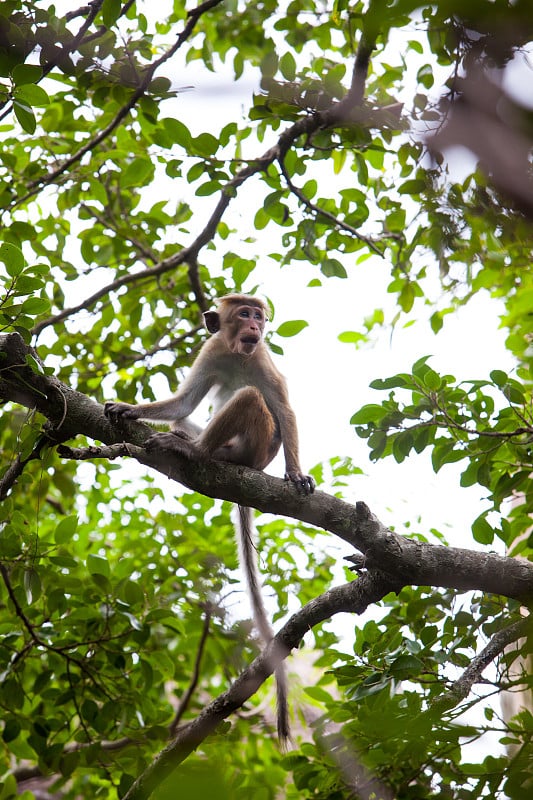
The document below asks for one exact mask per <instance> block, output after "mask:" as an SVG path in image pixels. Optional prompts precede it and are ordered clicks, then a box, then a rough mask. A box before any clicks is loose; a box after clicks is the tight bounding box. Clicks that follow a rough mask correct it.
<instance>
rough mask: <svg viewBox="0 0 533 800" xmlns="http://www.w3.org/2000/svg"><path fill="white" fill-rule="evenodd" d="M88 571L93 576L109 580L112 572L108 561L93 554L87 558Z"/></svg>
mask: <svg viewBox="0 0 533 800" xmlns="http://www.w3.org/2000/svg"><path fill="white" fill-rule="evenodd" d="M87 569H88V570H89V572H90V573H91V575H102V576H103V577H104V578H109V575H110V572H111V571H110V569H109V562H108V561H107V559H106V558H102V556H96V555H93V554H92V553H90V554H89V555H88V556H87Z"/></svg>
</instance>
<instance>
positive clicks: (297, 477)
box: [285, 472, 316, 494]
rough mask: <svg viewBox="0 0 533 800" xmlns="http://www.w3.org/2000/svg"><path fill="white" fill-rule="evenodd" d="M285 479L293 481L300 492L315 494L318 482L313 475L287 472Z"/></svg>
mask: <svg viewBox="0 0 533 800" xmlns="http://www.w3.org/2000/svg"><path fill="white" fill-rule="evenodd" d="M285 480H286V481H290V482H291V483H293V484H294V485H295V486H296V488H297V490H298V492H299V493H300V494H313V492H314V491H315V486H316V483H315V481H314V479H313V478H312V477H311V475H302V473H301V472H286V473H285Z"/></svg>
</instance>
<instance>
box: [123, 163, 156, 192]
mask: <svg viewBox="0 0 533 800" xmlns="http://www.w3.org/2000/svg"><path fill="white" fill-rule="evenodd" d="M153 174H154V165H153V164H152V161H151V160H150V159H149V158H135V159H134V160H133V161H132V162H131V163H130V164H128V166H127V167H126V169H125V170H124V171H123V173H122V176H121V181H120V182H121V184H122V185H123V186H124V187H129V186H144V185H145V184H146V183H147V182H148V179H149V178H151V177H152V175H153Z"/></svg>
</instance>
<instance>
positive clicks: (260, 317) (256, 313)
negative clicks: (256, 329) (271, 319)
mask: <svg viewBox="0 0 533 800" xmlns="http://www.w3.org/2000/svg"><path fill="white" fill-rule="evenodd" d="M254 317H255V318H256V319H258V320H259V322H262V321H263V315H262V314H261V312H260V311H256V312H255V314H254Z"/></svg>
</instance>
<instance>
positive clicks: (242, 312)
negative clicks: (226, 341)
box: [239, 308, 250, 319]
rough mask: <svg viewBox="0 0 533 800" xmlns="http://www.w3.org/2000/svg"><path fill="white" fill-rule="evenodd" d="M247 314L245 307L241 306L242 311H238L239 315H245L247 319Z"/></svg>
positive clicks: (248, 313)
mask: <svg viewBox="0 0 533 800" xmlns="http://www.w3.org/2000/svg"><path fill="white" fill-rule="evenodd" d="M249 316H250V312H249V311H246V309H245V308H243V309H242V311H239V317H246V318H247V319H248V317H249Z"/></svg>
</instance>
